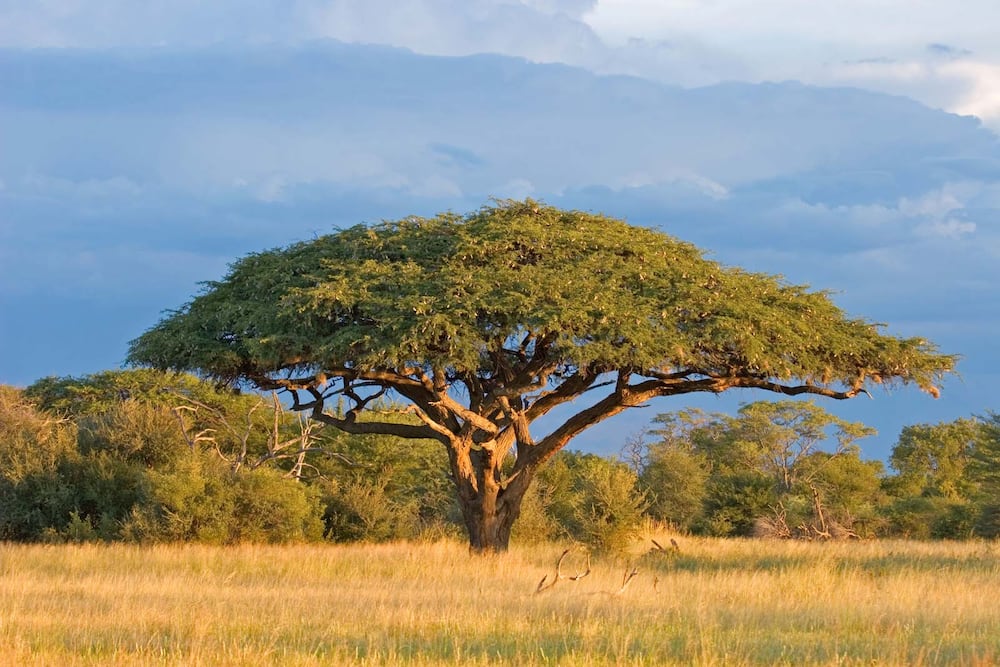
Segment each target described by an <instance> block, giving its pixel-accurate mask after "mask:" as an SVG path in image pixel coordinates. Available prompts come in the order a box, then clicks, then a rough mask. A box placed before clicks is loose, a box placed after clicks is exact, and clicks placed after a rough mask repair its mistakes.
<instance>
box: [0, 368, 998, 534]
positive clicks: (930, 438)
mask: <svg viewBox="0 0 1000 667" xmlns="http://www.w3.org/2000/svg"><path fill="white" fill-rule="evenodd" d="M385 408H386V410H387V411H389V412H391V411H392V406H391V405H387V406H385ZM397 418H398V419H400V420H407V419H410V418H411V417H410V416H409V415H407V414H405V413H404V412H403V411H402V410H400V411H399V412H398V416H397ZM656 425H657V427H656V428H655V429H652V430H650V431H649V432H648V433H646V434H644V435H643V436H642V437H640V438H636V439H634V440H633V441H632V442H630V443H629V444H628V445H627V446H626V448H625V449H624V450H623V456H622V458H621V459H610V458H604V457H599V456H595V455H590V454H580V453H574V452H561V453H560V454H558V455H557V456H556V457H555V458H554V459H553V460H552V461H551V462H550V464H549V465H548V467H546V468H545V469H544V470H543V471H542V472H541V473H540V476H539V479H538V480H537V483H536V484H535V486H534V487H533V489H532V491H531V492H530V493H529V496H527V497H526V500H525V503H524V506H523V507H522V512H521V517H520V519H519V520H518V522H517V523H516V524H515V529H514V540H515V541H518V540H521V541H526V540H532V541H534V540H550V539H563V540H573V541H579V542H584V543H587V544H590V545H592V546H594V547H597V548H617V547H620V546H622V545H624V544H626V543H627V542H628V541H629V540H630V539H631V537H632V535H633V534H634V532H635V531H636V529H637V528H638V527H639V526H640V525H641V524H642V523H643V522H644V521H655V522H660V523H663V524H669V525H670V526H672V527H673V528H674V529H676V530H679V531H685V532H691V533H696V534H706V535H720V536H753V535H756V536H770V537H786V538H810V539H816V538H843V537H850V536H857V537H879V536H904V537H914V538H969V537H974V536H983V537H994V536H997V535H998V534H1000V415H996V414H990V415H987V416H985V417H983V418H975V419H973V418H970V419H962V420H958V421H956V422H952V423H948V424H939V425H933V426H929V425H920V426H911V427H907V428H906V429H904V431H903V433H902V434H901V436H900V438H899V441H898V443H897V444H896V446H895V448H894V450H893V453H892V457H891V465H892V471H891V472H889V471H886V470H885V469H884V467H883V465H882V463H881V462H879V461H866V460H863V459H862V458H861V457H860V449H859V448H858V445H857V441H858V440H860V439H861V438H863V437H865V436H867V435H870V434H871V432H872V431H871V429H868V428H867V427H865V426H863V425H861V424H856V423H849V422H844V421H841V420H838V419H837V418H835V417H833V416H832V415H829V414H828V413H826V412H825V411H823V410H822V409H821V408H819V407H817V406H815V405H814V404H812V403H808V402H798V401H795V402H793V401H786V402H777V403H768V402H762V403H753V404H750V405H747V406H745V407H744V408H743V409H742V410H741V411H740V412H739V414H738V415H736V416H727V415H721V414H705V413H701V412H698V411H693V410H689V411H682V412H677V413H671V414H666V415H661V416H660V417H659V418H658V419H657V422H656ZM461 526H462V524H461V514H460V511H459V509H458V507H457V504H456V503H455V501H454V496H453V487H452V483H451V480H450V477H449V470H448V462H447V458H446V454H445V451H444V449H443V448H442V447H441V446H440V444H439V443H437V442H434V441H414V440H401V439H396V438H392V437H388V436H354V435H347V434H345V433H342V432H340V431H336V430H334V429H332V428H322V427H321V426H320V425H318V424H315V423H312V422H309V421H307V420H306V419H305V418H304V417H303V416H302V415H300V414H295V413H290V412H288V411H287V410H285V409H284V408H283V406H282V405H281V404H280V403H279V402H278V401H277V400H276V399H275V398H274V397H271V396H260V395H257V394H239V393H233V392H231V391H228V390H224V389H219V388H216V387H214V386H213V385H211V384H210V383H207V382H204V381H201V380H198V379H197V378H194V377H192V376H188V375H176V374H163V373H159V372H155V371H150V370H130V371H118V372H105V373H99V374H96V375H91V376H86V377H82V378H46V379H44V380H40V381H39V382H36V383H35V384H33V385H32V386H30V387H28V388H27V389H25V390H19V389H15V388H13V387H3V386H0V539H6V540H19V541H52V542H59V541H82V540H109V541H113V540H128V541H140V542H164V541H201V542H213V543H223V544H225V543H236V542H246V541H253V542H288V541H304V540H322V539H327V540H333V541H353V540H372V541H377V540H388V539H399V538H411V539H419V538H435V537H440V536H443V535H451V534H454V535H460V534H461V532H462V527H461Z"/></svg>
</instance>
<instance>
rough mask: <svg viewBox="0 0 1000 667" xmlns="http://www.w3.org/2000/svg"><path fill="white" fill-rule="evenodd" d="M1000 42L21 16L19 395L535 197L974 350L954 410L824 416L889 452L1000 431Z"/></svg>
mask: <svg viewBox="0 0 1000 667" xmlns="http://www.w3.org/2000/svg"><path fill="white" fill-rule="evenodd" d="M997 25H1000V5H998V4H996V3H993V2H985V1H979V0H964V1H957V2H952V3H941V2H927V1H923V0H911V1H909V2H901V1H890V0H867V1H866V2H859V1H855V0H844V1H842V2H838V3H824V4H822V5H821V4H817V3H803V2H790V1H787V0H785V1H780V0H758V1H756V2H753V3H751V2H745V1H738V0H714V1H713V0H703V1H700V2H697V1H694V0H663V1H655V2H654V1H653V0H646V1H639V0H616V1H610V2H609V1H593V0H582V1H578V0H523V1H517V0H507V1H503V0H465V1H461V0H392V1H388V0H365V1H362V0H340V1H321V0H286V1H281V2H279V1H277V0H256V1H246V0H241V1H240V2H235V1H233V0H217V1H216V2H212V3H205V2H200V1H196V0H172V1H166V0H149V1H148V2H143V3H136V2H131V1H126V0H90V1H85V0H58V1H57V0H36V1H35V2H18V1H12V0H0V382H2V383H10V384H15V385H21V386H23V385H26V384H28V383H30V382H32V381H33V380H35V379H38V378H40V377H43V376H45V375H52V374H54V375H67V374H73V375H79V374H84V373H91V372H96V371H99V370H104V369H107V368H117V367H119V366H120V365H121V363H122V360H123V358H124V356H125V352H126V350H127V344H128V341H129V340H130V339H132V338H134V337H135V336H137V335H138V334H139V333H141V332H142V331H143V330H145V329H146V328H148V327H149V326H151V325H152V324H154V323H155V322H156V320H157V319H158V317H160V315H161V313H162V312H163V311H164V310H167V309H170V308H176V307H178V306H180V305H181V304H182V303H184V302H185V301H186V300H188V299H189V298H191V296H192V295H193V294H195V293H196V292H197V290H198V289H199V287H198V284H199V281H205V280H212V279H217V278H219V277H220V276H221V275H222V274H223V272H224V271H225V268H226V266H227V264H228V263H229V262H231V261H232V260H234V259H235V258H237V257H239V256H241V255H243V254H246V253H248V252H252V251H254V250H259V249H262V248H267V247H273V246H277V245H284V244H286V243H289V242H292V241H296V240H300V239H305V238H311V237H313V236H315V235H317V234H322V233H326V232H328V231H330V230H331V229H333V228H334V227H336V226H344V225H350V224H354V223H357V222H374V221H377V220H381V219H392V218H397V217H402V216H404V215H408V214H411V213H416V214H427V215H429V214H433V213H435V212H437V211H441V210H447V209H451V210H456V211H467V210H472V209H474V208H476V207H477V206H479V205H480V204H482V203H483V202H484V201H486V200H487V199H488V198H489V197H491V196H498V197H506V196H510V197H524V196H533V197H536V198H540V199H543V200H545V201H547V202H549V203H552V204H556V205H560V206H566V207H573V208H582V209H586V210H598V211H602V212H605V213H608V214H611V215H615V216H618V217H623V218H626V219H627V220H629V221H630V222H633V223H635V224H642V225H648V226H656V227H659V228H661V229H663V230H664V231H667V232H668V233H671V234H674V235H676V236H679V237H681V238H684V239H686V240H689V241H692V242H694V243H696V244H698V245H699V246H701V247H703V248H705V249H707V250H708V251H710V253H711V256H712V257H713V258H715V259H718V260H719V261H722V262H723V263H726V264H736V265H741V266H745V267H747V268H750V269H753V270H758V271H766V272H769V273H780V274H783V275H785V276H786V277H787V278H788V279H789V280H790V281H792V282H796V283H809V284H811V285H813V286H815V287H817V288H821V289H828V290H831V291H832V292H834V298H835V300H836V301H837V302H838V303H839V304H840V305H842V306H843V307H844V308H845V309H846V310H847V311H848V312H849V313H851V314H852V315H858V316H864V317H867V318H869V319H873V320H876V321H880V322H886V323H887V324H888V325H889V331H890V332H891V333H895V334H900V335H920V336H926V337H928V338H930V339H932V340H934V341H936V342H937V343H938V344H939V345H940V346H941V348H942V349H943V350H944V351H946V352H955V353H960V354H961V355H962V357H963V358H962V362H961V364H960V366H959V370H960V373H961V377H960V378H955V379H952V380H950V381H949V382H948V383H947V384H946V386H945V387H944V394H943V397H942V398H941V399H940V400H938V401H934V400H933V399H930V398H929V397H927V396H925V395H922V394H919V393H918V392H917V391H916V390H899V391H893V392H892V393H890V394H884V393H882V392H876V393H875V395H874V396H875V398H874V399H873V400H870V401H869V400H868V399H858V400H855V401H851V402H848V403H837V404H835V405H831V404H825V406H826V407H827V409H829V410H831V411H833V412H836V413H837V414H838V415H840V416H843V417H845V418H850V419H858V420H862V421H865V422H867V423H870V424H872V425H874V426H876V427H877V428H879V429H880V431H881V433H882V435H881V436H880V439H879V440H878V442H877V443H876V444H874V445H873V446H872V447H871V451H872V452H873V453H874V454H875V455H884V454H885V452H887V450H888V447H889V446H891V444H892V442H893V441H894V438H895V437H896V435H897V434H898V432H899V430H900V428H902V426H903V425H906V424H910V423H915V422H924V421H939V420H946V419H954V418H957V417H962V416H968V415H970V414H976V413H982V412H983V411H985V410H998V409H1000V403H998V402H997V401H995V400H994V398H993V396H994V393H995V392H994V389H993V387H994V386H995V384H996V381H997V380H998V379H1000V353H998V352H997V351H996V350H994V349H993V347H994V346H993V343H992V341H994V340H996V338H997V335H998V334H1000V298H998V292H997V290H996V287H995V285H996V284H997V281H998V279H1000V270H998V269H997V268H996V267H997V266H1000V263H998V261H997V260H998V259H1000V223H998V222H997V220H998V216H997V213H998V212H1000V140H998V138H997V134H996V133H997V132H998V131H1000V44H998V43H997V40H996V39H995V31H991V26H997ZM991 32H992V33H993V34H991ZM757 398H766V396H753V395H741V396H740V397H738V398H726V399H714V398H713V399H704V398H699V399H697V400H693V401H692V402H691V403H685V404H684V405H679V404H677V403H670V404H668V403H662V404H658V405H657V406H655V407H654V408H652V409H651V410H650V411H646V412H643V411H638V412H636V413H635V414H633V415H630V416H628V417H621V418H618V419H617V420H613V424H612V425H611V426H608V427H606V428H602V429H597V430H595V431H594V432H593V433H591V434H588V435H587V436H586V437H584V438H581V440H580V443H582V444H583V446H585V447H589V448H593V449H595V450H599V451H605V452H608V451H615V450H616V449H617V447H620V444H621V440H622V437H623V435H622V434H629V433H635V432H637V431H639V430H641V428H642V427H643V425H644V424H645V423H647V422H648V420H649V418H650V417H651V416H652V415H654V414H655V413H656V412H659V411H667V410H672V409H680V408H682V407H685V406H686V405H689V404H690V405H698V406H701V407H706V408H707V409H719V410H727V411H731V410H732V409H734V408H735V406H737V405H738V402H739V401H740V400H756V399H757Z"/></svg>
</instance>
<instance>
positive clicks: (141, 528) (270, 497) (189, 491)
mask: <svg viewBox="0 0 1000 667" xmlns="http://www.w3.org/2000/svg"><path fill="white" fill-rule="evenodd" d="M148 480H149V486H150V488H149V498H148V501H147V502H145V503H143V504H142V505H137V506H135V507H134V508H133V510H132V513H131V515H130V516H129V517H128V521H127V522H126V523H125V525H124V528H123V533H124V535H125V537H127V538H128V539H132V540H137V541H154V542H170V541H198V542H208V543H215V544H234V543H239V542H301V541H306V540H315V539H319V538H320V537H321V536H322V533H323V524H322V521H321V519H320V504H319V498H318V494H317V493H316V492H315V491H314V490H312V489H311V488H310V487H308V486H306V485H304V484H300V483H297V482H295V481H293V480H289V479H287V478H285V477H283V476H282V475H281V473H280V472H278V471H275V470H268V469H257V470H248V471H240V472H233V471H232V470H231V469H230V468H229V466H227V465H226V464H225V463H224V462H223V461H221V460H219V459H218V457H216V456H215V455H214V454H211V453H207V452H198V453H194V454H192V455H191V456H189V457H186V458H184V459H181V460H180V461H178V462H176V463H175V464H174V465H173V466H172V467H171V468H170V469H168V470H164V471H151V472H149V473H148Z"/></svg>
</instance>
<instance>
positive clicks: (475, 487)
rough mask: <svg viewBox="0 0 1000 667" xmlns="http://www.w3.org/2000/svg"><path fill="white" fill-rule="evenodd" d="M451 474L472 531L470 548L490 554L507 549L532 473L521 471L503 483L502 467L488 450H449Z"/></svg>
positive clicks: (468, 527) (465, 518)
mask: <svg viewBox="0 0 1000 667" xmlns="http://www.w3.org/2000/svg"><path fill="white" fill-rule="evenodd" d="M449 453H450V454H451V459H452V475H453V478H454V482H455V486H456V487H457V489H458V502H459V505H460V507H461V509H462V518H463V519H464V520H465V528H466V530H467V531H468V534H469V549H470V550H471V551H472V552H473V553H479V554H488V553H500V552H504V551H507V548H508V547H509V546H510V532H511V528H513V527H514V521H516V520H517V517H518V516H519V515H520V514H521V501H522V500H523V499H524V494H525V492H526V491H527V489H528V485H529V482H530V473H528V471H522V473H521V475H519V476H518V479H517V480H516V481H515V482H514V483H508V484H507V485H506V486H505V485H503V484H502V483H501V475H500V466H501V461H500V460H497V459H496V458H495V457H494V456H493V454H492V452H489V451H486V450H480V451H469V450H465V452H464V453H465V455H464V456H463V455H462V452H461V451H455V450H454V449H452V450H450V452H449Z"/></svg>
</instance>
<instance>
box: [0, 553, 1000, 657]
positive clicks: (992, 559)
mask: <svg viewBox="0 0 1000 667" xmlns="http://www.w3.org/2000/svg"><path fill="white" fill-rule="evenodd" d="M657 539H658V540H660V538H657ZM668 541H669V538H667V537H663V538H662V543H667V542H668ZM678 542H679V547H680V549H679V551H672V550H671V551H669V552H658V553H651V554H647V555H637V556H636V557H635V558H633V559H632V562H631V566H633V567H634V568H635V569H636V570H637V575H636V576H635V577H634V578H633V579H632V580H631V581H630V582H629V584H628V586H627V587H626V588H625V590H623V591H620V592H619V589H620V588H621V585H622V580H623V575H624V573H625V572H626V566H627V562H626V560H625V559H620V560H616V559H611V558H604V559H599V558H595V559H594V560H593V564H592V572H591V574H590V575H589V576H587V577H585V578H583V579H580V580H579V581H569V580H561V581H559V582H558V583H557V584H556V585H555V586H553V587H552V588H549V589H547V590H544V591H542V592H540V593H535V589H536V588H537V586H538V582H539V580H540V579H541V578H542V576H543V575H545V574H549V577H550V580H551V576H552V574H554V572H555V563H556V560H557V558H558V556H559V554H560V552H561V550H562V547H561V546H558V545H550V546H536V547H530V548H529V547H524V548H515V549H514V550H512V552H511V553H510V554H508V555H506V556H504V557H498V558H476V557H471V556H469V555H468V553H467V551H466V549H465V548H464V547H463V546H462V545H461V544H458V543H452V542H441V543H435V544H388V545H359V546H334V545H309V546H285V547H281V546H275V547H270V546H243V547H232V548H224V547H207V546H157V547H137V546H124V545H108V546H102V545H68V546H40V545H39V546H25V545H9V544H6V545H0V664H3V665H92V664H113V665H130V664H141V665H146V664H169V665H270V664H280V665H327V664H369V665H374V664H415V665H434V664H463V665H465V664H473V665H495V664H516V665H545V664H555V665H605V664H608V665H631V664H637V665H662V664H679V665H689V664H690V665H751V664H752V665H758V664H759V665H774V664H787V665H805V664H820V665H861V664H864V665H873V664H875V665H962V664H966V665H990V664H995V663H1000V605H998V602H997V601H998V600H1000V544H997V543H982V542H978V543H963V544H954V543H906V542H850V543H846V542H845V543H835V544H814V543H791V542H764V541H725V540H707V539H705V540H702V539H693V538H678ZM647 544H648V543H647ZM585 567H586V564H585V558H584V556H583V553H582V552H572V553H571V554H570V555H569V556H568V557H567V559H566V562H565V563H564V566H563V574H575V573H578V572H579V571H581V570H583V569H585Z"/></svg>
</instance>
